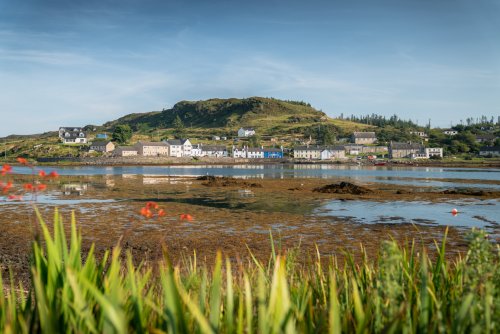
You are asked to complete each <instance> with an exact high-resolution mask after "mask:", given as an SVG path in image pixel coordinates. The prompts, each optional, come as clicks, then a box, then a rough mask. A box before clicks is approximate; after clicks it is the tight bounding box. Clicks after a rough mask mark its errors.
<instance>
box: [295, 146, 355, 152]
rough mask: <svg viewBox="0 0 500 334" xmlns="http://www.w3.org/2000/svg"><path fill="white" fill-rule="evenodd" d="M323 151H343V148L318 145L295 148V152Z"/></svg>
mask: <svg viewBox="0 0 500 334" xmlns="http://www.w3.org/2000/svg"><path fill="white" fill-rule="evenodd" d="M323 150H329V151H345V147H344V146H320V145H314V146H297V147H296V148H295V151H323Z"/></svg>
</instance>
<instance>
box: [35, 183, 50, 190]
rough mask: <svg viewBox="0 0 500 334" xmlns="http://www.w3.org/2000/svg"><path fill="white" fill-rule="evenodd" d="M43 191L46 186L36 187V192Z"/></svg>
mask: <svg viewBox="0 0 500 334" xmlns="http://www.w3.org/2000/svg"><path fill="white" fill-rule="evenodd" d="M45 189H47V185H46V184H43V183H42V184H39V185H38V186H37V187H36V190H38V191H44V190H45Z"/></svg>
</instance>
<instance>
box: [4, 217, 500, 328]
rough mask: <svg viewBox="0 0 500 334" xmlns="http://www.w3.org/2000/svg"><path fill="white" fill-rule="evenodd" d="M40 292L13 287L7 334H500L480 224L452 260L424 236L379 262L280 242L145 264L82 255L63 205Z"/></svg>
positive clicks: (498, 287)
mask: <svg viewBox="0 0 500 334" xmlns="http://www.w3.org/2000/svg"><path fill="white" fill-rule="evenodd" d="M39 226H40V231H41V232H40V234H41V236H40V240H37V241H35V242H34V243H33V248H32V254H31V257H32V264H31V287H30V290H29V291H27V290H26V289H25V288H24V287H23V286H22V285H21V286H15V284H14V283H13V279H12V278H11V279H10V286H4V284H3V282H2V279H1V277H0V285H1V286H2V287H4V288H3V289H1V290H0V332H2V333H59V332H78V333H129V332H136V333H296V332H301V333H319V332H323V333H341V332H353V333H367V332H374V333H438V332H453V333H473V332H481V333H493V332H498V331H500V329H499V326H500V265H499V260H500V249H499V247H498V245H493V244H492V243H491V242H490V241H489V240H488V238H487V236H486V234H485V233H484V232H483V231H478V230H473V231H472V232H471V233H470V237H469V248H468V252H467V253H466V254H465V255H464V256H462V257H458V258H456V259H454V260H447V257H446V248H445V244H446V237H445V238H444V240H442V242H441V244H438V243H436V252H437V256H434V257H432V258H431V257H430V256H429V255H428V253H427V251H426V250H425V248H424V247H419V246H417V245H416V244H415V243H413V244H411V245H409V246H407V247H402V246H400V245H398V244H397V243H396V242H394V241H386V242H383V243H382V245H381V248H380V252H379V255H378V257H377V258H376V259H375V260H374V261H371V260H369V258H368V256H367V255H366V252H365V251H364V250H363V253H364V256H363V257H362V259H361V260H360V261H354V259H353V257H352V256H351V255H350V254H345V257H344V258H345V260H344V261H345V262H344V263H341V264H338V259H337V258H335V257H332V258H330V259H322V258H321V256H320V253H319V251H318V252H317V254H316V256H315V258H314V259H312V260H311V261H310V262H309V263H308V264H300V263H298V262H297V261H296V260H295V255H294V253H293V251H292V252H288V253H283V252H280V251H279V249H280V247H277V249H276V248H274V242H273V241H271V242H272V243H273V248H272V254H270V257H269V261H268V262H267V263H262V262H259V261H258V260H257V259H256V258H255V257H253V256H251V258H252V260H251V262H248V263H239V262H233V261H231V259H229V258H226V259H224V258H223V256H222V254H220V253H218V254H217V256H216V259H215V263H214V265H213V267H212V268H207V267H206V266H199V265H198V263H197V259H196V253H195V254H194V255H193V256H191V257H186V258H185V259H184V260H183V261H182V262H181V264H180V265H176V266H174V265H172V264H171V263H170V261H169V258H168V255H167V254H164V259H163V261H161V263H160V264H158V267H157V268H151V267H145V266H144V265H142V264H140V263H139V264H136V262H134V259H133V258H132V255H131V254H130V253H128V252H126V253H125V254H123V252H122V250H121V249H120V246H116V247H115V248H114V249H112V250H110V251H109V252H105V254H104V255H103V256H100V257H97V256H96V255H95V253H94V248H93V247H91V248H90V250H89V251H88V252H87V253H85V254H82V238H81V234H80V233H79V232H78V230H77V226H76V222H75V218H74V217H73V218H72V222H71V232H70V234H69V238H68V239H67V238H66V234H65V233H64V226H63V222H62V219H61V216H60V215H59V214H58V213H57V212H56V214H55V216H54V223H53V226H52V228H51V229H49V227H48V226H47V224H46V223H45V222H44V221H43V219H42V218H41V217H40V216H39Z"/></svg>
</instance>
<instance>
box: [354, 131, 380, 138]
mask: <svg viewBox="0 0 500 334" xmlns="http://www.w3.org/2000/svg"><path fill="white" fill-rule="evenodd" d="M353 136H354V138H377V137H376V136H375V132H354V133H353Z"/></svg>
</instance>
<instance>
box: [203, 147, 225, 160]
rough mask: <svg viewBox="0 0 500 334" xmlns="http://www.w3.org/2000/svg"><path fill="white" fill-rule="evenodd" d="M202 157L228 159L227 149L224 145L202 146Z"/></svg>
mask: <svg viewBox="0 0 500 334" xmlns="http://www.w3.org/2000/svg"><path fill="white" fill-rule="evenodd" d="M201 156H202V157H217V158H220V157H227V148H226V146H223V145H202V146H201Z"/></svg>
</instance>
